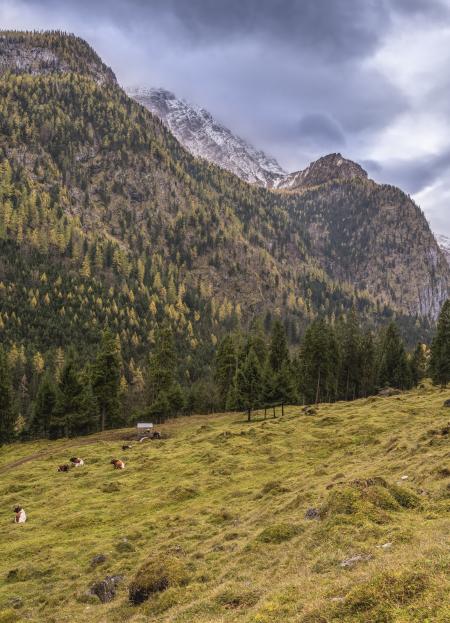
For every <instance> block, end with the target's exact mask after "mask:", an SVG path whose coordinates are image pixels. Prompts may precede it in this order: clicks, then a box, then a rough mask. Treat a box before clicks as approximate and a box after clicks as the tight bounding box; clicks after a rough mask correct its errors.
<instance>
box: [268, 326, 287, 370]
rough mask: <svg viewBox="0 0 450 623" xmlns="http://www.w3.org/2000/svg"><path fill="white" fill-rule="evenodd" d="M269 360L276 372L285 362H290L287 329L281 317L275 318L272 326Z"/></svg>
mask: <svg viewBox="0 0 450 623" xmlns="http://www.w3.org/2000/svg"><path fill="white" fill-rule="evenodd" d="M269 362H270V366H271V368H272V370H273V371H274V372H279V371H280V370H281V368H282V366H283V364H284V363H286V362H289V349H288V344H287V338H286V329H285V328H284V325H283V323H282V322H281V320H280V319H279V318H277V319H276V320H275V322H274V323H273V327H272V335H271V339H270V351H269Z"/></svg>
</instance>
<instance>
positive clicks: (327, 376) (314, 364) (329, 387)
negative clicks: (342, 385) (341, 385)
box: [299, 320, 339, 404]
mask: <svg viewBox="0 0 450 623" xmlns="http://www.w3.org/2000/svg"><path fill="white" fill-rule="evenodd" d="M338 359H339V354H338V345H337V342H336V337H335V335H334V331H333V329H332V328H331V327H330V326H328V325H327V324H326V323H325V321H324V320H316V321H314V322H313V323H312V324H311V325H310V326H309V327H308V329H307V330H306V333H305V337H304V340H303V344H302V349H301V357H300V360H301V370H300V373H299V375H300V391H301V394H302V395H303V397H304V400H305V401H306V402H307V403H313V402H315V403H316V404H317V403H318V402H321V401H325V400H329V401H332V400H335V399H336V396H337V382H338Z"/></svg>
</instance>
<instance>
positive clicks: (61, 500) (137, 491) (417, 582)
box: [0, 388, 450, 623]
mask: <svg viewBox="0 0 450 623" xmlns="http://www.w3.org/2000/svg"><path fill="white" fill-rule="evenodd" d="M449 397H450V392H449V391H448V390H447V391H446V392H441V391H439V390H436V389H434V390H433V389H429V388H423V389H421V390H417V391H413V392H408V393H404V394H401V395H400V396H395V397H392V398H376V397H372V398H369V399H368V400H359V401H356V402H350V403H346V402H341V403H336V404H334V405H321V406H320V408H319V412H318V414H317V415H316V416H314V417H311V416H305V415H304V414H303V413H302V411H301V409H300V408H298V407H289V408H285V416H284V417H277V418H276V419H272V418H270V419H269V418H268V419H267V420H265V421H264V420H263V419H260V420H259V421H254V422H251V423H250V424H247V423H246V422H245V421H243V420H242V417H241V416H240V415H239V414H223V415H215V416H213V417H205V416H203V417H192V418H179V419H177V420H173V421H171V422H169V423H168V424H166V425H164V426H163V427H162V429H161V430H162V432H163V433H164V435H165V436H166V438H165V439H163V440H161V441H153V442H147V443H149V444H151V445H150V446H146V445H145V443H144V444H139V443H137V444H135V445H134V448H132V449H131V450H129V451H127V452H128V454H127V455H126V456H122V458H124V459H125V461H126V469H125V471H124V472H118V471H116V470H113V469H112V466H111V465H110V460H111V457H112V456H116V455H117V453H119V455H120V451H121V450H120V448H121V445H122V444H123V443H124V442H123V439H125V438H128V439H130V438H131V437H134V435H135V431H132V430H130V431H126V430H122V431H108V433H107V434H104V435H96V436H92V437H88V438H83V439H72V440H67V439H66V440H60V441H56V442H48V441H45V442H43V441H41V442H34V443H26V444H13V445H11V446H3V447H2V448H0V474H1V485H0V493H1V496H2V502H3V503H2V505H1V507H0V521H1V524H2V526H3V533H2V537H3V538H2V553H3V555H2V556H1V558H0V578H1V580H0V611H1V613H2V617H3V619H4V620H5V621H15V620H17V621H19V620H30V621H36V622H37V623H38V622H41V621H42V622H45V623H50V622H52V621H57V623H69V622H70V623H72V622H74V621H76V622H78V621H83V620H86V621H89V623H100V622H104V621H129V622H130V623H138V622H140V621H143V620H145V621H160V622H161V623H168V622H169V621H170V622H180V623H181V621H183V622H184V623H194V622H195V623H236V622H237V621H242V623H255V622H259V623H280V622H281V621H283V622H299V623H312V622H314V623H316V622H317V623H318V622H319V621H327V622H330V623H342V622H344V621H345V623H361V622H362V621H365V622H369V621H370V622H373V623H374V622H375V621H378V622H381V621H383V622H386V621H389V622H390V621H408V622H417V623H419V622H421V623H423V622H425V621H429V622H430V623H444V622H445V621H448V620H449V614H450V613H449V604H448V599H446V598H445V595H446V594H448V589H449V575H448V572H447V571H448V563H449V560H448V555H449V551H448V547H447V543H448V464H447V459H448V425H447V422H448V409H447V410H445V409H444V408H443V407H442V403H443V401H444V400H445V399H446V398H449ZM259 415H260V417H261V418H263V412H261V413H260V414H259ZM278 415H279V414H278ZM127 433H129V434H127ZM38 453H39V454H38ZM30 455H31V456H32V460H30V461H28V462H24V463H22V464H21V465H16V466H15V467H14V466H13V467H9V465H10V464H11V463H14V462H16V461H20V460H22V461H23V460H25V459H26V458H27V457H29V456H30ZM36 455H37V456H36ZM70 456H81V457H83V458H84V459H85V461H86V464H85V466H84V467H83V468H77V469H73V470H71V471H70V472H69V473H57V472H56V466H57V465H58V464H61V463H65V462H66V461H67V459H68V457H70ZM49 500H51V501H52V502H51V507H52V508H51V509H49ZM15 504H21V505H22V506H23V507H24V508H25V510H26V512H27V514H28V522H27V523H26V524H24V525H22V526H17V525H14V524H13V523H12V521H11V519H12V512H11V509H12V507H13V506H14V505H15ZM55 509H57V511H58V512H55ZM105 509H107V511H105ZM309 509H316V513H314V512H312V511H310V514H309V516H310V517H311V518H310V519H308V517H307V515H306V513H307V511H308V510H309ZM22 553H24V554H23V555H22ZM25 553H26V554H25ZM101 554H103V555H104V557H105V558H104V559H103V562H101V561H102V559H101V558H100V559H98V558H97V559H95V560H94V557H95V556H98V555H101ZM170 557H172V558H170ZM173 557H175V561H176V562H178V564H179V566H180V567H181V569H182V570H183V575H182V579H183V581H181V582H176V581H175V582H173V585H171V586H170V585H169V587H168V588H167V590H162V591H161V592H156V593H155V594H154V595H152V596H151V598H150V599H149V600H148V601H146V602H144V603H142V604H140V605H137V606H133V605H131V604H130V603H129V601H128V589H129V587H130V584H131V581H132V580H133V577H134V576H135V574H136V571H137V569H139V568H140V566H141V565H142V564H143V563H144V562H146V561H147V560H149V559H152V560H157V561H161V562H164V561H167V560H173ZM106 576H121V578H122V579H121V583H120V584H119V586H118V590H117V594H116V595H115V597H114V599H113V600H112V601H111V602H109V603H106V604H101V603H100V601H99V599H98V597H96V596H94V595H92V594H89V590H90V587H91V586H93V585H94V584H95V583H96V582H98V581H102V580H104V578H105V577H106ZM163 586H164V585H163ZM55 604H56V605H57V614H56V615H55ZM13 608H14V609H13ZM5 610H6V612H5Z"/></svg>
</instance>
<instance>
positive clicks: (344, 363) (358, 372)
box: [338, 311, 362, 400]
mask: <svg viewBox="0 0 450 623" xmlns="http://www.w3.org/2000/svg"><path fill="white" fill-rule="evenodd" d="M338 336H339V347H340V365H339V397H340V398H342V399H344V400H351V399H355V398H358V397H359V395H360V385H361V379H362V336H361V331H360V328H359V325H358V321H357V318H356V314H355V312H354V311H352V312H351V313H350V315H349V317H348V318H347V320H346V321H345V322H344V323H342V324H340V326H339V328H338Z"/></svg>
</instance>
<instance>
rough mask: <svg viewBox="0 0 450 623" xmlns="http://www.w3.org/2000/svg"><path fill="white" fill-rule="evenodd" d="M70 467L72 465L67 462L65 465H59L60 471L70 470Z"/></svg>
mask: <svg viewBox="0 0 450 623" xmlns="http://www.w3.org/2000/svg"><path fill="white" fill-rule="evenodd" d="M69 469H70V465H68V464H67V463H65V464H64V465H58V472H68V471H69Z"/></svg>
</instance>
